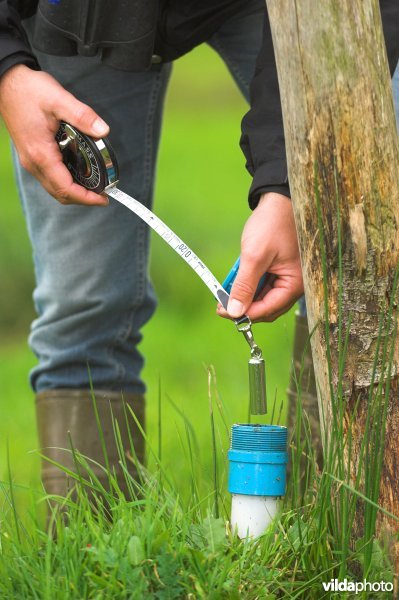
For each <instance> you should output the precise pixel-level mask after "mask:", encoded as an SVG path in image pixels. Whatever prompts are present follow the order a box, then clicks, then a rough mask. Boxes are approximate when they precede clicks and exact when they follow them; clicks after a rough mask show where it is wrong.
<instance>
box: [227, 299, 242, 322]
mask: <svg viewBox="0 0 399 600" xmlns="http://www.w3.org/2000/svg"><path fill="white" fill-rule="evenodd" d="M227 312H228V313H229V315H230V316H232V317H242V315H243V314H244V305H243V303H242V302H240V301H239V300H236V299H235V298H230V300H229V303H228V305H227Z"/></svg>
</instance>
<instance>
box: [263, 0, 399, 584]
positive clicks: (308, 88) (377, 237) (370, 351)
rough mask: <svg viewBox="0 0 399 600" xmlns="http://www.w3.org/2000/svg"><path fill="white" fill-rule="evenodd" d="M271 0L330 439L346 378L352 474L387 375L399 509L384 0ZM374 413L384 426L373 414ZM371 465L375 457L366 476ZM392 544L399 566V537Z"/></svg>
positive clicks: (386, 478) (383, 497) (383, 525)
mask: <svg viewBox="0 0 399 600" xmlns="http://www.w3.org/2000/svg"><path fill="white" fill-rule="evenodd" d="M267 7H268V12H269V18H270V24H271V29H272V35H273V43H274V49H275V56H276V62H277V69H278V76H279V84H280V92H281V99H282V108H283V117H284V129H285V138H286V146H287V158H288V169H289V180H290V187H291V193H292V201H293V205H294V212H295V220H296V226H297V231H298V238H299V244H300V249H301V260H302V267H303V275H304V282H305V291H306V302H307V307H308V316H309V324H310V330H311V331H312V330H313V329H314V334H313V337H312V352H313V359H314V366H315V373H316V379H317V382H318V387H319V410H320V412H321V414H323V415H324V435H325V440H328V439H329V433H330V432H331V431H333V430H334V426H333V422H334V418H335V417H336V413H334V410H336V406H335V405H334V402H335V400H334V398H336V397H337V396H339V394H340V382H342V390H341V391H342V393H341V398H343V403H342V406H343V415H342V418H341V422H342V431H343V435H344V437H345V436H347V435H348V431H349V429H350V430H351V436H352V451H351V456H350V465H349V469H350V475H351V479H352V482H354V481H355V479H356V475H357V474H358V469H359V454H360V450H361V445H362V441H363V439H364V435H365V429H366V427H367V419H368V417H367V413H368V411H370V404H371V403H370V402H368V398H369V393H370V392H372V393H374V394H375V391H376V390H377V388H378V382H379V381H381V383H382V382H383V381H384V380H389V382H390V387H389V386H388V387H389V389H387V391H386V402H387V405H386V433H385V448H384V455H383V459H382V474H381V481H380V488H379V498H378V487H377V498H378V501H379V504H380V505H381V506H383V507H384V508H385V509H386V510H387V511H389V512H391V513H394V514H395V515H397V516H399V464H398V457H399V452H398V450H399V399H398V388H399V378H398V373H399V370H398V367H399V343H398V339H397V338H396V336H395V331H396V325H397V320H398V307H397V303H396V302H394V303H393V307H392V318H391V319H390V322H389V323H387V319H386V318H385V323H384V331H383V332H382V334H381V335H380V336H379V322H380V318H381V314H382V313H384V312H385V314H386V315H387V314H389V306H390V298H391V296H392V294H393V293H395V297H396V290H395V291H394V287H395V286H394V280H395V272H396V269H397V266H398V258H399V170H398V135H397V129H396V121H395V114H394V107H393V100H392V91H391V82H390V75H389V70H388V63H387V58H386V51H385V44H384V38H383V34H382V25H381V17H380V10H379V5H378V2H377V0H343V1H342V2H337V1H336V0H323V2H314V0H294V1H293V0H267ZM315 180H316V183H315ZM316 187H317V188H318V191H316ZM340 237H341V243H339V238H340ZM340 257H341V258H340ZM323 263H324V265H325V276H324V278H323ZM340 273H341V275H340ZM340 282H341V283H340ZM340 289H341V291H342V293H340ZM325 298H326V299H327V304H326V305H325V304H324V303H325ZM326 306H328V313H327V311H326ZM327 314H328V317H327ZM346 335H348V345H347V353H346V360H345V366H344V368H343V372H342V374H341V375H340V366H339V363H340V356H342V351H343V345H344V340H345V336H346ZM379 339H380V342H381V345H382V346H383V345H384V343H385V342H390V343H391V345H392V344H393V361H392V368H391V372H388V370H385V371H384V366H383V360H382V359H381V352H380V359H379V360H378V362H377V366H376V369H375V371H374V369H373V364H374V359H375V356H376V352H377V350H378V344H379V342H378V340H379ZM328 355H329V356H328ZM328 363H329V364H330V367H328ZM374 401H375V396H374ZM357 403H358V404H357ZM354 411H356V417H355V420H354V423H353V425H352V426H350V418H351V415H353V414H354ZM383 416H384V415H383ZM371 425H372V427H374V428H375V427H380V430H382V429H383V427H382V426H381V423H380V424H378V419H377V418H375V417H374V418H373V417H372V419H371ZM374 433H375V432H374ZM347 456H348V455H347ZM366 470H367V465H366V467H365V471H364V474H363V478H362V481H363V485H364V476H366V477H367V473H366ZM371 475H372V476H374V474H373V473H372V474H371ZM375 476H377V474H375ZM398 529H399V527H398V523H397V522H396V521H394V520H393V519H390V518H388V517H386V516H384V514H382V513H379V516H378V521H377V531H378V532H379V533H380V534H381V533H382V531H384V532H386V531H390V533H391V534H392V533H395V532H396V533H397V532H398ZM363 530H364V505H363V506H362V504H361V503H359V507H358V509H357V514H356V520H355V535H356V536H359V535H362V533H363ZM392 552H393V556H394V559H395V566H396V569H395V570H396V572H397V571H398V566H399V562H398V561H399V546H398V545H397V544H396V543H393V546H392Z"/></svg>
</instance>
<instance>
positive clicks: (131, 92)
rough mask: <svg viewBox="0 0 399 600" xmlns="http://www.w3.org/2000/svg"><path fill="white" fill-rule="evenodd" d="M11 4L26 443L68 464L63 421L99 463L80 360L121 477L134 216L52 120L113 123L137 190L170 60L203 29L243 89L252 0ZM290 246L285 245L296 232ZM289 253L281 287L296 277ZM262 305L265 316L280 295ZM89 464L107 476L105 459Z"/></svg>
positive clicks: (8, 82)
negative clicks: (26, 296) (26, 315)
mask: <svg viewBox="0 0 399 600" xmlns="http://www.w3.org/2000/svg"><path fill="white" fill-rule="evenodd" d="M16 6H17V5H14V4H13V3H10V2H5V1H1V2H0V32H1V39H0V112H1V114H2V117H3V119H4V122H5V124H6V126H7V128H8V131H9V133H10V136H11V138H12V140H13V142H14V147H15V151H14V154H15V169H16V175H17V182H18V187H19V191H20V196H21V201H22V205H23V209H24V213H25V217H26V222H27V228H28V232H29V236H30V239H31V242H32V246H33V254H34V266H35V274H36V288H35V291H34V303H35V307H36V311H37V314H38V317H37V319H36V320H35V321H34V323H33V324H32V328H31V334H30V345H31V347H32V349H33V351H34V352H35V354H36V355H37V357H38V365H37V366H36V367H35V368H34V369H33V371H32V373H31V385H32V387H33V390H34V391H35V392H36V409H37V420H38V433H39V443H40V447H41V448H43V449H46V450H45V452H46V454H47V456H49V457H50V458H51V459H53V460H55V461H56V462H59V463H62V464H64V465H65V466H66V467H69V468H73V463H72V456H71V454H70V453H68V452H65V451H62V450H61V449H62V448H69V445H70V442H69V439H68V435H67V432H68V431H69V432H70V433H71V439H72V443H73V445H74V446H75V447H76V448H77V449H78V450H79V451H80V452H81V453H82V454H84V455H85V456H88V457H91V458H92V459H94V460H95V461H97V462H98V463H103V452H102V448H101V443H100V439H99V436H98V431H97V422H96V419H95V418H94V414H93V407H92V399H91V395H90V390H89V385H90V384H89V377H88V368H87V365H88V364H89V366H90V376H91V380H92V384H93V387H94V391H95V398H96V404H97V410H98V412H99V420H100V422H101V428H102V431H103V435H104V439H105V443H106V449H107V454H108V462H109V464H110V465H112V467H113V468H114V470H115V473H116V476H117V478H118V481H119V485H120V487H121V489H122V490H123V491H124V492H126V493H127V492H128V489H127V484H126V482H125V477H124V473H123V470H122V467H121V466H120V465H119V456H118V448H117V447H116V444H115V442H114V430H113V423H112V417H114V418H115V419H116V420H117V421H118V422H119V426H120V429H121V432H120V433H121V439H122V445H123V447H124V448H126V447H127V446H129V435H128V431H127V427H126V420H125V411H124V406H123V401H122V395H123V400H124V402H125V403H126V404H127V405H128V406H129V407H131V408H132V409H133V411H134V412H135V414H136V416H137V418H138V420H139V421H140V422H141V424H142V425H143V426H144V423H145V408H144V393H145V385H144V382H143V381H142V379H141V369H142V366H143V358H142V356H141V355H140V353H139V351H138V349H137V346H138V344H139V342H140V339H141V328H142V326H143V325H144V324H145V323H146V322H147V321H148V319H149V318H150V317H151V315H152V314H153V312H154V309H155V302H156V300H155V296H154V291H153V289H152V286H151V283H150V281H149V279H148V274H147V263H148V231H147V227H146V226H145V225H144V224H143V223H142V222H141V221H140V220H139V219H138V218H136V217H135V216H134V215H132V214H130V213H129V214H127V213H126V210H125V209H124V208H123V207H121V206H119V205H118V204H117V203H114V202H111V203H110V204H109V205H108V200H107V199H106V198H105V197H104V196H99V195H96V194H94V193H92V192H89V191H87V190H85V189H83V188H82V187H81V186H78V185H77V184H75V183H73V181H72V178H71V176H70V174H69V172H68V171H67V169H66V168H65V166H64V165H63V163H62V160H61V155H60V152H59V150H58V147H57V144H56V142H55V140H54V136H55V133H56V131H57V129H58V126H59V122H60V121H61V120H65V121H67V122H69V123H71V125H73V126H75V127H77V128H78V129H80V130H81V131H82V132H84V133H86V134H88V135H92V136H93V137H100V136H104V135H107V134H108V133H109V132H110V131H111V132H112V142H113V145H114V148H115V152H116V155H117V156H118V160H119V163H120V172H121V181H120V186H121V188H122V189H123V190H124V191H126V192H127V193H128V194H130V195H132V196H134V197H136V198H138V199H139V200H140V201H141V202H142V203H143V204H145V205H146V206H151V203H152V196H153V188H154V173H155V168H156V157H157V149H158V142H159V136H160V131H161V122H162V109H163V100H164V97H165V92H166V89H167V85H168V81H169V78H170V75H171V63H172V61H173V60H176V59H177V58H178V57H179V56H181V55H182V54H184V53H186V52H188V51H189V50H190V49H191V48H192V47H194V46H195V45H197V44H200V43H203V42H206V43H208V44H209V45H210V46H211V47H212V48H214V49H215V50H216V52H218V54H219V55H220V56H221V57H222V59H223V60H224V61H225V63H226V65H227V66H228V68H229V70H230V72H231V74H232V77H233V79H234V80H235V82H236V84H237V85H238V87H239V88H240V90H241V92H242V93H243V94H244V96H245V97H246V98H247V99H248V96H249V84H250V81H251V79H252V76H253V73H254V70H255V61H256V57H257V55H258V52H259V48H260V46H261V39H262V22H263V17H264V13H265V6H264V2H263V0H217V1H215V0H212V1H210V0H208V1H204V2H202V3H200V4H199V3H197V2H187V0H186V1H184V2H183V0H181V1H177V2H175V3H166V2H160V3H159V4H158V3H156V2H147V0H139V1H138V2H137V3H134V5H130V4H129V3H123V2H116V3H113V8H112V19H111V15H110V14H109V7H108V5H107V3H106V2H105V1H104V0H102V1H100V2H98V3H96V6H95V7H94V5H93V4H92V3H90V2H88V1H81V0H69V1H68V2H57V1H56V0H54V1H52V2H47V1H45V0H39V2H37V1H34V0H32V1H31V2H25V3H21V6H23V7H24V10H23V11H21V10H20V11H18V10H17V8H16ZM158 9H159V10H158ZM104 40H106V41H104ZM121 40H123V42H121ZM39 65H40V66H39ZM38 132H40V135H38ZM276 177H277V179H276ZM279 177H280V173H277V175H276V176H274V177H272V178H271V179H270V191H269V189H268V185H269V184H268V182H267V181H265V182H264V185H263V188H262V194H263V198H262V200H261V201H260V203H259V209H258V214H259V213H261V211H262V210H263V208H261V207H263V206H265V208H266V212H267V213H268V215H269V217H270V218H269V217H268V223H270V226H269V225H268V227H269V229H267V228H264V235H265V236H266V237H271V236H274V238H275V236H276V231H275V230H276V229H277V230H278V229H279V228H281V227H282V225H283V223H286V222H287V220H289V219H291V225H292V227H294V223H293V219H292V210H291V204H290V201H289V199H287V198H286V196H284V195H282V194H280V193H279V192H280V191H281V190H280V188H279V184H281V185H282V189H284V190H285V187H286V182H285V181H284V180H283V179H282V180H281V181H279ZM54 198H55V199H56V200H58V202H55V201H54ZM266 200H267V202H266ZM264 201H265V203H264ZM64 205H70V206H64ZM105 207H106V208H105ZM273 215H274V216H273ZM257 218H258V219H262V218H263V217H262V214H259V216H258V217H257ZM248 242H249V244H250V243H251V240H248ZM290 252H291V253H293V254H296V255H297V254H298V253H297V249H295V244H294V245H293V247H292V249H290ZM288 255H289V253H288ZM243 257H244V261H245V244H244V253H243ZM296 260H297V271H298V277H297V279H298V283H297V291H296V293H295V296H297V295H300V293H301V292H302V288H301V276H300V269H299V258H297V259H296ZM237 286H239V283H238V284H236V288H237ZM285 293H286V292H285ZM286 295H287V294H286ZM294 301H295V298H292V302H294ZM237 302H239V299H236V304H234V299H233V302H232V304H231V306H230V309H231V314H234V313H238V312H241V307H240V305H239V304H238V305H237ZM285 302H287V300H285ZM269 309H270V311H269V312H270V318H274V316H276V314H277V313H278V312H279V308H278V302H275V303H274V304H273V303H271V304H270V307H269ZM110 404H111V407H112V414H111V412H110V410H109V405H110ZM129 425H130V427H131V428H132V429H133V437H134V442H135V452H136V455H137V458H138V459H139V461H141V462H142V461H143V457H144V444H143V442H142V438H141V436H140V435H139V433H138V431H137V430H136V427H135V423H132V422H131V420H130V423H129ZM92 467H93V468H94V471H95V473H96V475H97V476H98V477H99V478H100V480H101V481H103V483H104V484H106V476H105V473H104V471H103V470H102V469H101V468H100V467H98V468H97V467H96V466H95V465H92ZM132 472H133V474H134V469H133V471H132ZM42 479H43V483H44V486H45V488H46V490H47V492H48V493H52V494H58V495H64V494H65V493H66V491H67V489H68V486H69V485H70V484H71V483H72V482H69V481H68V478H67V477H66V476H65V474H64V473H63V472H61V471H60V470H59V469H57V468H56V467H55V466H54V465H53V464H52V463H50V462H48V461H43V465H42Z"/></svg>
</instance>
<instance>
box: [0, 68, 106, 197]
mask: <svg viewBox="0 0 399 600" xmlns="http://www.w3.org/2000/svg"><path fill="white" fill-rule="evenodd" d="M0 113H1V115H2V117H3V119H4V122H5V124H6V127H7V129H8V131H9V133H10V136H11V138H12V140H13V142H14V144H15V147H16V149H17V152H18V156H19V159H20V161H21V165H22V166H23V167H24V168H25V169H26V170H27V171H29V173H31V174H32V175H33V176H34V177H36V179H38V180H39V181H40V183H41V184H42V186H43V187H44V188H45V189H46V190H47V192H48V193H49V194H51V195H52V196H54V198H55V199H56V200H58V201H59V202H60V203H61V204H86V205H90V206H93V205H101V206H104V205H107V204H108V199H107V198H106V197H105V196H101V195H99V194H95V193H94V192H91V191H89V190H87V189H85V188H84V187H82V186H81V185H78V184H77V183H75V182H74V181H73V179H72V175H71V174H70V172H69V171H68V169H67V168H66V166H65V165H64V163H63V162H62V156H61V152H60V150H59V148H58V144H57V142H56V141H55V135H56V133H57V131H58V128H59V126H60V121H66V122H68V123H70V124H71V125H72V126H74V127H76V128H77V129H79V130H80V131H82V132H83V133H86V134H88V135H91V136H92V137H95V138H99V137H102V136H104V135H107V134H108V132H109V127H108V125H107V124H106V123H104V121H103V120H102V119H100V117H98V115H97V114H96V113H95V112H94V111H93V110H92V109H91V108H90V107H89V106H87V105H86V104H83V103H82V102H80V101H79V100H77V99H76V98H75V97H74V96H73V95H72V94H70V93H69V92H67V91H66V90H65V89H64V88H63V87H62V86H61V85H60V84H59V83H58V82H57V81H56V80H55V79H54V78H53V77H52V76H51V75H49V74H48V73H44V72H42V71H34V70H32V69H29V67H26V66H25V65H15V66H14V67H11V69H9V70H8V71H6V72H5V73H4V75H3V76H2V77H1V79H0Z"/></svg>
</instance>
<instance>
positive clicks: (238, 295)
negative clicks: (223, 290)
mask: <svg viewBox="0 0 399 600" xmlns="http://www.w3.org/2000/svg"><path fill="white" fill-rule="evenodd" d="M265 271H266V268H263V267H262V266H260V265H259V264H257V263H256V262H255V261H251V260H250V259H249V258H247V257H246V255H245V254H241V261H240V267H239V269H238V273H237V277H236V279H235V281H234V283H233V287H232V288H231V292H230V300H229V303H228V306H227V312H228V314H229V315H230V317H231V318H234V319H237V318H238V317H241V316H242V315H244V314H246V313H247V310H248V308H249V306H250V305H251V304H252V301H253V298H254V296H255V292H256V288H257V287H258V283H259V280H260V278H261V277H262V275H263V273H264V272H265Z"/></svg>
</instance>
